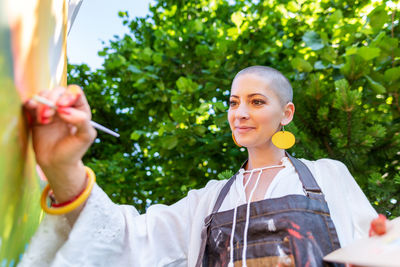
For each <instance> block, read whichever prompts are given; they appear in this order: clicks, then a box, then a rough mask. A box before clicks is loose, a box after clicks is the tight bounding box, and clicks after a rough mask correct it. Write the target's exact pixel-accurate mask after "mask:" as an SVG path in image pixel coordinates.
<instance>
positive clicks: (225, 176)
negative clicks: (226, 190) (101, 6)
mask: <svg viewBox="0 0 400 267" xmlns="http://www.w3.org/2000/svg"><path fill="white" fill-rule="evenodd" d="M233 174H234V173H233V171H231V170H225V171H223V172H221V173H219V174H218V176H217V177H218V179H220V180H226V179H229V178H231V177H232V176H233Z"/></svg>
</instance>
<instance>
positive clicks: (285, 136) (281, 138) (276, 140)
mask: <svg viewBox="0 0 400 267" xmlns="http://www.w3.org/2000/svg"><path fill="white" fill-rule="evenodd" d="M271 141H272V143H273V144H274V145H275V146H276V147H277V148H280V149H288V148H291V147H292V146H293V145H294V143H295V142H296V138H295V137H294V135H293V134H292V133H291V132H288V131H285V126H283V125H282V131H278V132H276V133H275V134H274V135H273V136H272V139H271Z"/></svg>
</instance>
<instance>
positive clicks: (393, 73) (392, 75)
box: [385, 67, 400, 82]
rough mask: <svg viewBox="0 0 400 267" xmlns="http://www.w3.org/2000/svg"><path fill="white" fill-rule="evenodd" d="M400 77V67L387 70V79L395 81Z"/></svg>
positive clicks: (387, 80)
mask: <svg viewBox="0 0 400 267" xmlns="http://www.w3.org/2000/svg"><path fill="white" fill-rule="evenodd" d="M399 78H400V67H396V68H391V69H388V70H386V71H385V81H386V82H395V81H397V80H398V79H399Z"/></svg>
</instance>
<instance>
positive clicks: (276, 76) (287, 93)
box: [232, 66, 293, 105]
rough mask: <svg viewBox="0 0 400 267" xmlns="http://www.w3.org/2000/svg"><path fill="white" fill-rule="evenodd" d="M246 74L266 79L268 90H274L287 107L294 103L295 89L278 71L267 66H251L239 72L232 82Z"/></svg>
mask: <svg viewBox="0 0 400 267" xmlns="http://www.w3.org/2000/svg"><path fill="white" fill-rule="evenodd" d="M245 74H253V75H257V76H258V77H260V78H262V79H264V80H265V81H266V82H267V83H268V88H269V89H271V90H273V91H274V92H275V94H276V95H277V96H278V98H279V99H280V101H281V104H282V105H286V104H287V103H289V102H292V101H293V89H292V86H291V85H290V82H289V80H288V79H287V78H286V77H285V76H284V75H283V74H282V73H281V72H280V71H278V70H276V69H274V68H271V67H266V66H251V67H248V68H245V69H243V70H241V71H239V72H238V73H237V74H236V76H235V78H234V79H233V81H232V84H233V83H234V82H235V80H236V79H237V78H238V77H240V76H242V75H245Z"/></svg>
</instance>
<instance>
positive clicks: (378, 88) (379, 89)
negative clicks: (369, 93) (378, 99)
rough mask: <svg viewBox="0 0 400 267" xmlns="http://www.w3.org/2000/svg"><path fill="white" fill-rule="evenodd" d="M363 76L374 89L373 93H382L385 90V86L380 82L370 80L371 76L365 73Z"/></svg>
mask: <svg viewBox="0 0 400 267" xmlns="http://www.w3.org/2000/svg"><path fill="white" fill-rule="evenodd" d="M365 78H367V80H368V82H369V84H370V85H371V88H372V89H373V90H374V91H375V93H377V94H383V93H385V92H386V88H385V87H384V86H383V85H382V84H380V83H378V82H375V81H374V80H372V78H371V77H369V76H368V75H365Z"/></svg>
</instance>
